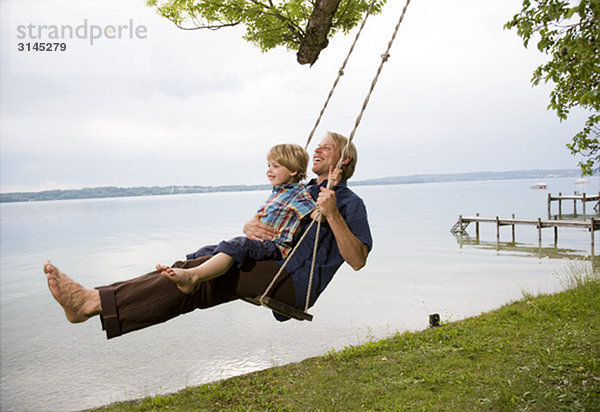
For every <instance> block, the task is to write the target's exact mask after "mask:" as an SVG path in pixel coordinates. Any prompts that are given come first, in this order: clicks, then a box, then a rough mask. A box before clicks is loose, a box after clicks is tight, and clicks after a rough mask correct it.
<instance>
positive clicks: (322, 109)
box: [304, 0, 376, 150]
mask: <svg viewBox="0 0 600 412" xmlns="http://www.w3.org/2000/svg"><path fill="white" fill-rule="evenodd" d="M375 1H376V0H371V4H370V5H369V8H368V9H367V13H366V14H365V18H364V19H363V21H362V24H361V25H360V28H359V29H358V32H357V33H356V37H355V38H354V42H353V43H352V46H350V50H349V51H348V55H347V56H346V59H344V62H343V63H342V65H341V66H340V69H339V70H338V75H337V77H336V78H335V81H334V82H333V87H331V90H330V91H329V95H328V96H327V99H325V104H324V105H323V107H322V108H321V112H320V113H319V116H318V117H317V120H316V122H315V125H314V127H313V128H312V130H311V131H310V133H309V135H308V139H307V141H306V145H305V146H304V150H307V149H308V145H309V144H310V141H311V140H312V138H313V136H314V135H315V131H316V130H317V127H318V126H319V123H321V118H322V117H323V114H324V113H325V109H326V108H327V105H328V104H329V100H331V96H333V92H334V91H335V88H336V87H337V85H338V83H339V81H340V78H341V77H342V76H343V75H344V69H345V68H346V64H347V63H348V60H350V55H351V54H352V52H353V51H354V46H355V45H356V42H357V41H358V38H359V37H360V34H361V33H362V30H363V28H364V27H365V23H366V22H367V18H368V17H369V15H370V14H371V11H372V10H373V6H374V5H375Z"/></svg>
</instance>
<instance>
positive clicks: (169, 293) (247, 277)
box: [97, 256, 295, 339]
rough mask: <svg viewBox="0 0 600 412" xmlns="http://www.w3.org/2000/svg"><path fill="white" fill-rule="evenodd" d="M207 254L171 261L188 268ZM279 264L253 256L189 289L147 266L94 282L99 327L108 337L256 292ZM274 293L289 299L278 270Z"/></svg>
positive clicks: (288, 285)
mask: <svg viewBox="0 0 600 412" xmlns="http://www.w3.org/2000/svg"><path fill="white" fill-rule="evenodd" d="M209 258H210V257H206V256H205V257H201V258H198V259H194V260H187V261H184V262H181V261H180V262H176V263H175V264H174V265H173V266H174V267H182V268H189V267H195V266H198V265H200V264H201V263H202V262H204V261H205V260H207V259H209ZM278 270H279V265H277V264H276V263H274V262H271V261H264V262H254V263H252V264H251V265H248V267H247V268H246V267H245V268H243V269H238V268H237V267H232V268H231V269H230V270H229V271H228V272H227V273H225V274H224V275H222V276H219V277H217V278H215V279H212V280H209V281H206V282H201V283H199V284H198V285H197V286H196V288H195V289H194V291H193V292H192V293H190V294H184V293H182V292H181V291H180V290H179V289H178V288H177V286H176V285H175V283H174V282H172V281H170V280H168V279H165V278H164V277H162V276H161V275H160V272H158V271H155V272H150V273H148V274H146V275H143V276H140V277H138V278H134V279H130V280H126V281H124V282H117V283H114V284H112V285H109V286H101V287H98V288H97V289H98V291H99V292H100V302H101V304H102V315H100V320H101V321H102V329H104V330H106V336H107V338H108V339H110V338H114V337H116V336H120V335H122V334H124V333H128V332H133V331H135V330H138V329H142V328H146V327H148V326H152V325H156V324H158V323H162V322H166V321H167V320H169V319H172V318H174V317H176V316H179V315H181V314H184V313H187V312H191V311H192V310H194V309H204V308H209V307H212V306H216V305H219V304H221V303H225V302H230V301H232V300H236V299H240V298H245V297H251V298H255V297H257V296H259V295H261V294H262V293H263V292H264V291H265V289H266V288H267V286H268V285H269V283H271V280H272V279H273V277H274V276H275V275H276V274H277V271H278ZM269 295H270V296H272V297H274V298H275V299H277V300H279V301H281V302H284V303H287V304H288V305H292V306H293V305H294V301H295V298H294V283H293V282H292V279H291V277H290V276H289V275H288V274H287V273H285V271H284V273H282V274H281V277H280V280H279V281H278V284H277V285H276V286H275V287H274V288H273V289H272V291H271V292H270V294H269Z"/></svg>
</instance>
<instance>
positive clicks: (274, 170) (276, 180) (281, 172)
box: [267, 159, 298, 186]
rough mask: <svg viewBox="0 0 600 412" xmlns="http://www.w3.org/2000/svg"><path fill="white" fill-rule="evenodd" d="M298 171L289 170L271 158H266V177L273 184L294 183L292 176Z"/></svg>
mask: <svg viewBox="0 0 600 412" xmlns="http://www.w3.org/2000/svg"><path fill="white" fill-rule="evenodd" d="M297 174H298V172H291V171H290V170H289V169H288V168H287V167H285V166H283V165H281V164H279V163H278V162H276V161H275V160H273V159H267V179H269V182H270V183H271V184H272V185H273V186H278V185H286V184H288V183H294V177H295V176H296V175H297Z"/></svg>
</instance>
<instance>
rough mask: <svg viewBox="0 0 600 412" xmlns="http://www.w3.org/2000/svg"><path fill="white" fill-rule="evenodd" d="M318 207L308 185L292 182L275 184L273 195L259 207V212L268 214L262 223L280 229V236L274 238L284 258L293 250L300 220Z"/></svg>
mask: <svg viewBox="0 0 600 412" xmlns="http://www.w3.org/2000/svg"><path fill="white" fill-rule="evenodd" d="M316 207H317V204H316V203H315V201H314V200H313V198H312V197H311V195H310V193H308V191H307V190H306V186H304V185H302V184H298V183H292V184H288V185H280V186H273V191H272V192H271V195H270V196H269V197H268V198H267V200H266V201H265V203H264V204H263V205H262V206H261V207H260V209H258V212H264V213H266V214H267V216H265V217H263V218H262V219H261V221H262V223H265V224H267V225H269V226H272V227H273V228H274V229H276V230H278V231H279V237H277V238H276V239H273V242H275V244H276V245H277V246H278V247H279V250H281V255H282V256H283V257H284V258H285V257H286V256H287V255H288V253H289V252H290V251H291V250H292V241H293V239H294V234H295V233H296V230H297V229H298V226H299V225H300V221H301V220H302V218H304V217H305V216H307V215H309V214H310V213H311V212H312V211H313V210H314V209H315V208H316Z"/></svg>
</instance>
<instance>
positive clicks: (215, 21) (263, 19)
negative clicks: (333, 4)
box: [147, 0, 386, 51]
mask: <svg viewBox="0 0 600 412" xmlns="http://www.w3.org/2000/svg"><path fill="white" fill-rule="evenodd" d="M317 1H318V0H280V1H273V0H264V1H260V0H148V1H147V4H148V6H151V7H154V8H156V10H157V11H158V13H159V14H160V15H161V16H163V17H166V18H167V19H169V20H171V21H172V22H173V23H175V24H176V25H177V26H178V27H179V28H182V29H186V30H195V29H220V28H223V27H230V26H236V25H239V24H242V25H244V26H245V27H246V32H245V34H244V36H243V37H244V39H245V40H248V41H250V42H252V43H254V44H255V45H257V46H258V47H260V49H261V50H262V51H267V50H270V49H273V48H275V47H277V46H285V47H286V48H287V49H288V50H298V47H299V45H300V43H301V41H302V39H303V38H304V36H305V29H306V25H307V22H308V19H309V18H310V15H311V13H312V10H313V7H314V5H315V3H316V2H317ZM385 2H386V0H378V1H376V2H375V5H374V6H373V13H379V12H380V11H381V8H382V7H383V5H384V4H385ZM370 3H371V2H370V0H340V3H339V6H338V8H337V11H336V13H335V16H334V18H333V21H332V25H331V29H330V35H332V34H334V33H336V32H338V31H342V32H343V33H344V34H346V33H348V32H349V31H350V30H351V29H352V28H353V27H355V26H356V25H357V24H358V23H359V22H360V21H361V19H362V16H363V15H364V14H365V13H366V11H367V10H368V8H369V5H370Z"/></svg>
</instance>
